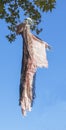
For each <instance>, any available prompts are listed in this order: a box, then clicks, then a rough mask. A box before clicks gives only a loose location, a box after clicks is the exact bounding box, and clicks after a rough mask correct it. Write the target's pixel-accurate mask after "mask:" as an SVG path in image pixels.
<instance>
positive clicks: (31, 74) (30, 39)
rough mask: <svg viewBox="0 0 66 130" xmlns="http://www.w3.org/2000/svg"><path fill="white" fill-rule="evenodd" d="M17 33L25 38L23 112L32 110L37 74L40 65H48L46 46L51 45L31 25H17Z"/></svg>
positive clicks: (21, 99) (21, 100)
mask: <svg viewBox="0 0 66 130" xmlns="http://www.w3.org/2000/svg"><path fill="white" fill-rule="evenodd" d="M17 34H21V35H22V38H23V57H22V69H21V79H20V100H19V103H20V105H21V109H22V114H23V115H24V116H25V115H26V112H27V111H31V107H32V103H33V99H34V98H35V90H34V89H35V88H34V87H35V86H34V80H35V74H36V70H37V68H38V67H46V68H47V67H48V61H47V58H46V48H49V47H50V46H49V45H48V44H47V43H46V42H44V41H42V40H41V39H39V38H37V37H36V36H35V35H33V34H32V33H31V32H30V26H29V25H28V24H26V23H22V24H20V25H18V26H17Z"/></svg>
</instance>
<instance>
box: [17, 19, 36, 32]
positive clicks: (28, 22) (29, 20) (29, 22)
mask: <svg viewBox="0 0 66 130" xmlns="http://www.w3.org/2000/svg"><path fill="white" fill-rule="evenodd" d="M25 24H28V25H29V26H30V28H31V27H32V26H33V24H34V21H33V20H32V19H31V18H26V19H25V20H24V22H23V23H21V24H19V25H18V26H17V30H16V33H17V34H21V32H22V31H23V28H24V26H25Z"/></svg>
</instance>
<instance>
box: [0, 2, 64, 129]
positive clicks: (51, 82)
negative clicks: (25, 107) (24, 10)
mask: <svg viewBox="0 0 66 130" xmlns="http://www.w3.org/2000/svg"><path fill="white" fill-rule="evenodd" d="M22 20H23V19H22ZM40 26H42V28H43V29H44V30H43V32H42V33H41V34H40V35H39V36H40V38H41V39H43V40H45V41H46V42H48V43H49V44H50V45H51V46H52V47H53V49H52V51H50V52H47V57H48V61H49V68H48V69H44V68H43V69H38V71H37V75H36V99H35V102H34V105H33V108H32V111H31V112H29V113H27V116H26V117H25V118H24V117H23V116H22V114H21V109H20V106H19V82H20V70H21V57H22V39H21V36H17V39H16V41H15V42H14V43H13V44H9V42H8V41H7V40H6V38H5V35H6V34H8V30H7V25H6V23H5V22H4V21H0V130H66V1H65V0H64V1H63V0H57V4H56V9H54V10H53V11H52V13H50V12H49V13H44V15H43V17H42V23H41V25H40Z"/></svg>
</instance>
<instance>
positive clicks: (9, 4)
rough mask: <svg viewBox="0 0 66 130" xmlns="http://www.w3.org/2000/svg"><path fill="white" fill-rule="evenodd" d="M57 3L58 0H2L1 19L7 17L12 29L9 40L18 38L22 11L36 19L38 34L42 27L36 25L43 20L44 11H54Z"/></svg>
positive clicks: (0, 7)
mask: <svg viewBox="0 0 66 130" xmlns="http://www.w3.org/2000/svg"><path fill="white" fill-rule="evenodd" d="M55 4H56V0H0V19H5V21H6V23H7V24H8V29H9V30H10V34H8V35H7V36H6V37H7V38H8V40H9V41H10V42H12V41H14V40H15V38H16V33H15V32H16V25H17V24H18V22H19V21H20V15H21V12H22V13H23V12H24V15H25V16H28V17H31V18H32V19H34V20H36V23H35V25H34V27H33V30H36V33H37V34H38V33H40V32H41V31H42V29H41V28H40V29H38V26H36V25H38V24H39V23H40V22H41V15H42V12H48V11H52V9H53V8H55Z"/></svg>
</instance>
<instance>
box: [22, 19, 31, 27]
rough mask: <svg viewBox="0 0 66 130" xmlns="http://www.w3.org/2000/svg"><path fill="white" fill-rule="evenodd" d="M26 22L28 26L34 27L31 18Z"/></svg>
mask: <svg viewBox="0 0 66 130" xmlns="http://www.w3.org/2000/svg"><path fill="white" fill-rule="evenodd" d="M24 22H25V23H26V24H28V25H30V26H32V25H33V20H32V19H31V18H26V19H25V20H24Z"/></svg>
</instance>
